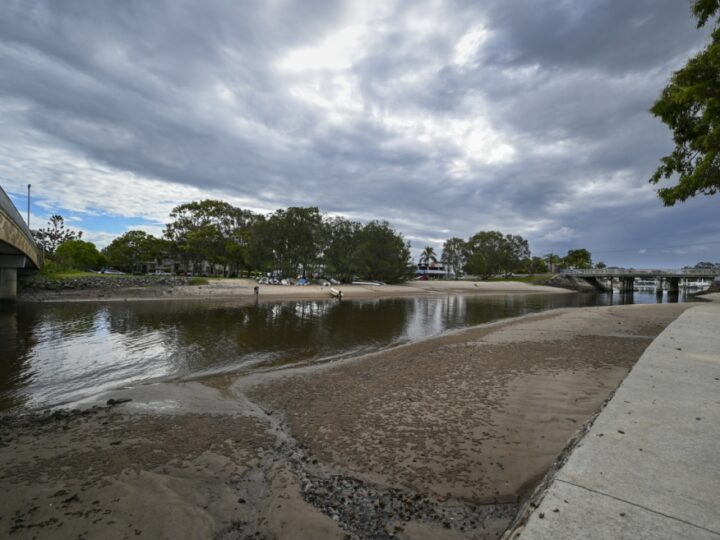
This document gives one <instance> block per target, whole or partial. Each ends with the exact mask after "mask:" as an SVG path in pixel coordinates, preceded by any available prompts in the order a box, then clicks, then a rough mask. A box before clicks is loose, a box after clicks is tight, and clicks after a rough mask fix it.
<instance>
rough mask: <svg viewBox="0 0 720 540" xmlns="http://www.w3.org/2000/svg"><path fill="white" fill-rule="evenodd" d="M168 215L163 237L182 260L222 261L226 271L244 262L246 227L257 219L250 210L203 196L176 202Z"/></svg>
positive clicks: (195, 261)
mask: <svg viewBox="0 0 720 540" xmlns="http://www.w3.org/2000/svg"><path fill="white" fill-rule="evenodd" d="M170 217H171V218H172V220H173V221H172V222H171V223H168V224H167V226H166V227H165V238H167V239H168V240H170V241H171V242H173V244H174V247H175V249H176V252H177V254H178V256H179V257H180V258H181V259H183V261H184V262H186V263H189V264H191V265H193V267H196V266H197V265H198V264H199V263H200V262H202V261H208V262H210V263H212V264H215V265H221V266H222V267H223V273H225V274H227V273H229V272H231V271H236V270H237V268H239V267H242V266H244V265H246V262H247V260H246V259H247V247H248V241H249V229H250V228H251V226H252V224H253V222H254V220H255V219H256V218H255V216H254V215H253V213H252V212H250V211H249V210H243V209H241V208H237V207H235V206H233V205H231V204H230V203H228V202H225V201H217V200H213V199H206V200H203V201H194V202H191V203H187V204H182V205H180V206H177V207H175V208H173V210H172V212H171V213H170ZM194 270H196V268H194Z"/></svg>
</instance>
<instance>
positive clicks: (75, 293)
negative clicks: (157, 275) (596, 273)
mask: <svg viewBox="0 0 720 540" xmlns="http://www.w3.org/2000/svg"><path fill="white" fill-rule="evenodd" d="M256 285H257V283H256V282H255V281H253V280H250V279H209V280H208V284H207V285H180V286H164V287H128V288H124V289H116V288H113V289H74V290H59V291H31V292H29V293H27V294H24V295H21V296H20V297H19V300H20V301H30V302H68V301H123V300H130V299H133V300H170V299H184V300H186V299H204V298H222V299H232V298H235V299H238V300H241V301H255V292H254V288H255V286H256ZM335 288H336V289H339V290H341V291H342V293H343V297H344V298H345V299H348V300H350V299H353V298H384V297H399V296H428V295H437V294H542V293H545V294H547V293H554V294H557V293H564V292H565V293H568V292H572V291H567V290H565V289H559V288H556V287H544V286H539V285H528V284H527V283H520V282H515V281H493V282H487V281H477V282H474V281H411V282H408V283H404V284H399V285H338V286H336V287H335ZM258 298H259V300H260V301H264V300H313V299H329V298H332V295H331V294H330V287H321V286H319V285H308V286H302V287H300V286H287V285H261V286H260V294H259V297H258Z"/></svg>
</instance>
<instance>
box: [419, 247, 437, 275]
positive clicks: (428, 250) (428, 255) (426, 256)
mask: <svg viewBox="0 0 720 540" xmlns="http://www.w3.org/2000/svg"><path fill="white" fill-rule="evenodd" d="M430 261H432V262H437V256H436V255H435V250H434V249H433V248H432V247H431V246H425V249H423V250H422V253H420V264H424V265H425V274H427V273H428V271H429V270H430Z"/></svg>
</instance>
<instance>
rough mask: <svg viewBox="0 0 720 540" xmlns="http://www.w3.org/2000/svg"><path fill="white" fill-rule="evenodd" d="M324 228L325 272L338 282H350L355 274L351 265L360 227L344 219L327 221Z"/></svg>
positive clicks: (354, 269)
mask: <svg viewBox="0 0 720 540" xmlns="http://www.w3.org/2000/svg"><path fill="white" fill-rule="evenodd" d="M325 226H326V238H327V246H326V248H325V251H324V253H323V261H324V263H325V269H326V272H327V273H328V274H329V275H331V276H334V277H335V278H336V279H339V280H340V281H344V282H348V281H352V278H353V276H355V275H356V274H357V273H358V272H357V268H356V267H355V265H354V264H353V260H354V254H355V250H356V249H357V247H358V242H359V239H360V231H361V230H362V225H361V224H360V223H358V222H356V221H349V220H347V219H345V218H341V217H338V218H335V219H331V220H328V221H327V222H326V224H325Z"/></svg>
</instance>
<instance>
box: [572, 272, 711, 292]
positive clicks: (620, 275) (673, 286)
mask: <svg viewBox="0 0 720 540" xmlns="http://www.w3.org/2000/svg"><path fill="white" fill-rule="evenodd" d="M561 273H562V274H563V275H566V276H572V277H579V278H582V279H584V280H585V281H587V282H589V283H590V284H592V285H595V286H597V287H598V288H600V287H601V286H600V284H599V281H598V280H600V279H606V280H609V281H610V285H611V288H612V283H613V280H614V279H616V278H617V279H618V281H619V282H620V292H623V293H632V292H633V290H634V288H635V278H645V279H654V280H655V281H657V282H659V283H660V284H662V282H663V281H664V282H665V284H666V286H667V290H668V291H669V292H677V291H678V290H679V288H680V284H681V282H682V281H683V280H684V281H685V282H688V281H690V280H695V281H697V280H699V279H702V280H710V281H712V280H713V279H715V278H716V277H718V276H720V269H717V268H715V269H708V268H683V269H682V270H639V269H637V268H592V269H587V270H563V271H562V272H561Z"/></svg>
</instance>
